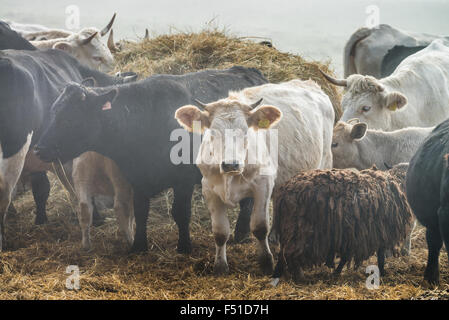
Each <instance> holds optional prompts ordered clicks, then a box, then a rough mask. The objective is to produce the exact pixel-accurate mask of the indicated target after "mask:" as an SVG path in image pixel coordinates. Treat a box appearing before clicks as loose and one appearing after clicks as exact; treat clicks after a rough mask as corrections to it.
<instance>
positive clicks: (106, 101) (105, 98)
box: [96, 88, 118, 111]
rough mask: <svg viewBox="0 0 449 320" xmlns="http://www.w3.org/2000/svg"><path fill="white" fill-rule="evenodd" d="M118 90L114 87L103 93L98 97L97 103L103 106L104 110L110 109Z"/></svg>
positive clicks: (100, 106)
mask: <svg viewBox="0 0 449 320" xmlns="http://www.w3.org/2000/svg"><path fill="white" fill-rule="evenodd" d="M117 93H118V90H117V89H115V88H114V89H112V90H110V91H108V92H106V93H104V94H101V95H99V96H97V97H96V105H97V106H98V107H99V108H101V110H102V111H104V110H110V109H111V108H112V103H113V102H114V100H115V97H116V96H117Z"/></svg>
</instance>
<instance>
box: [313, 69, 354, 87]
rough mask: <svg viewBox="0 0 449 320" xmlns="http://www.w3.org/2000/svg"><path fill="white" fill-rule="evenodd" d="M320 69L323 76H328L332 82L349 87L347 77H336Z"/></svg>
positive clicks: (327, 78)
mask: <svg viewBox="0 0 449 320" xmlns="http://www.w3.org/2000/svg"><path fill="white" fill-rule="evenodd" d="M318 70H320V72H321V74H322V75H323V77H325V78H326V80H327V81H329V82H330V83H333V84H335V85H336V86H341V87H347V86H348V80H346V79H335V78H333V77H331V76H330V75H328V74H326V73H324V72H323V71H321V69H318Z"/></svg>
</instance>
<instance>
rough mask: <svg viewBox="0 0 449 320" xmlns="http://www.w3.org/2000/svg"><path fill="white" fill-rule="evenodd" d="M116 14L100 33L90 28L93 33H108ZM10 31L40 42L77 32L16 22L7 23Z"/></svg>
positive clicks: (102, 34) (65, 36)
mask: <svg viewBox="0 0 449 320" xmlns="http://www.w3.org/2000/svg"><path fill="white" fill-rule="evenodd" d="M116 15H117V14H116V13H114V15H113V16H112V18H111V20H110V21H109V23H108V24H107V25H106V27H104V28H103V29H102V30H101V31H100V30H98V29H97V28H91V29H95V31H97V32H100V33H101V36H104V35H105V34H106V33H108V31H109V29H111V27H112V24H113V23H114V20H115V17H116ZM7 23H8V24H9V26H10V27H11V29H13V30H14V31H16V32H17V33H18V34H20V35H21V36H22V37H23V38H25V39H26V40H28V41H32V40H34V41H40V40H50V39H58V38H67V37H69V36H71V35H74V34H75V33H77V32H74V31H71V30H64V29H55V28H48V27H45V26H42V25H38V24H25V23H17V22H13V21H10V22H7Z"/></svg>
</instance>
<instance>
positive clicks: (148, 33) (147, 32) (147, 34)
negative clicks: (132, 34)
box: [143, 29, 150, 40]
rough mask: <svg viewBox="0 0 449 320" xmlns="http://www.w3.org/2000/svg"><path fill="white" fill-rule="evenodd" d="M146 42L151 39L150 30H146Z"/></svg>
mask: <svg viewBox="0 0 449 320" xmlns="http://www.w3.org/2000/svg"><path fill="white" fill-rule="evenodd" d="M143 38H144V39H145V40H147V39H150V32H149V31H148V29H145V36H144V37H143Z"/></svg>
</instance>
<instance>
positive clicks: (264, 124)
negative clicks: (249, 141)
mask: <svg viewBox="0 0 449 320" xmlns="http://www.w3.org/2000/svg"><path fill="white" fill-rule="evenodd" d="M258 126H259V128H261V129H266V128H268V127H269V126H270V120H268V119H261V120H259V123H258Z"/></svg>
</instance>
